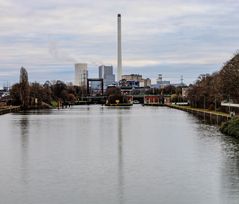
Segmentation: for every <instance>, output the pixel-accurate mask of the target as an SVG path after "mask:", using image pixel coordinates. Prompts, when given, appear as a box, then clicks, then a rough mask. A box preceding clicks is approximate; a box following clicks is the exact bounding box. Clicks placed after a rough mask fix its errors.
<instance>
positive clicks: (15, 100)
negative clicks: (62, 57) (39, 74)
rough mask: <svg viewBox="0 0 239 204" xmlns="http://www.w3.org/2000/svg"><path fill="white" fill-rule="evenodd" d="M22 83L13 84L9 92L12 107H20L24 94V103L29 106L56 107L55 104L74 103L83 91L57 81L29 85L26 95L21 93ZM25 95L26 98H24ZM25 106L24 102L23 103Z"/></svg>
mask: <svg viewBox="0 0 239 204" xmlns="http://www.w3.org/2000/svg"><path fill="white" fill-rule="evenodd" d="M22 89H23V88H22V83H21V81H20V83H17V84H14V85H13V86H12V89H11V91H10V96H11V99H12V104H13V105H22V106H23V100H22V98H23V97H22V96H21V95H22V93H25V95H24V94H23V95H24V97H25V101H27V103H28V104H29V106H33V105H36V103H37V105H40V104H43V103H44V104H48V105H56V103H57V102H61V103H75V102H76V101H77V100H80V97H81V96H82V93H83V90H82V88H81V87H77V86H73V85H67V84H65V83H64V82H62V81H60V80H58V81H54V82H50V81H46V82H45V83H44V84H40V83H38V82H33V83H29V85H28V90H29V91H28V93H27V92H24V91H23V92H22V91H21V90H22ZM26 95H27V96H28V97H26ZM24 104H26V102H24Z"/></svg>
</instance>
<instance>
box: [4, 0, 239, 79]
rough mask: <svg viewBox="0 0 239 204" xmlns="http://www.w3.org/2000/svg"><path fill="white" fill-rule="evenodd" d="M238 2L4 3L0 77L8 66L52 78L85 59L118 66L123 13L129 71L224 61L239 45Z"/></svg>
mask: <svg viewBox="0 0 239 204" xmlns="http://www.w3.org/2000/svg"><path fill="white" fill-rule="evenodd" d="M238 5H239V4H238V2H237V1H233V0H230V1H222V0H219V1H214V2H211V3H210V2H208V1H204V0H201V1H193V0H181V1H180V0H174V1H170V2H169V1H163V0H148V1H146V0H137V1H126V0H123V1H112V0H100V1H94V2H92V1H90V2H89V1H86V0H78V1H76V0H68V1H66V0H41V1H40V0H31V1H27V0H21V1H18V0H0V45H1V46H0V53H1V54H0V74H1V75H0V79H3V76H2V75H4V74H2V72H1V70H3V69H4V68H6V67H7V68H8V69H9V70H16V71H15V73H16V74H18V71H17V70H18V69H19V67H21V66H22V65H25V66H28V67H29V71H32V72H33V71H38V69H40V68H39V67H41V70H45V71H46V78H47V70H50V69H49V67H51V69H52V67H54V66H55V67H58V66H59V65H62V66H60V67H61V68H60V69H64V67H65V66H68V67H70V66H71V64H72V65H73V64H74V63H75V62H79V61H84V62H87V63H89V64H92V65H94V66H96V65H97V64H101V63H104V64H107V63H108V64H112V65H114V66H115V65H116V15H117V13H122V30H123V59H124V62H123V64H124V66H125V67H145V66H152V65H163V64H179V65H180V64H192V65H193V64H195V65H196V64H197V65H198V64H200V65H202V66H203V65H207V64H221V63H223V62H224V61H226V60H227V59H228V57H231V54H232V53H233V52H234V51H235V50H237V49H238V46H239V37H238V35H237V33H238V32H239V28H238V27H237V26H236V25H237V22H238V20H239V14H237V11H238ZM54 46H55V47H54ZM37 65H40V66H37ZM54 70H55V69H54ZM56 74H57V73H56ZM4 76H6V75H4ZM56 77H57V76H56ZM36 80H37V78H36Z"/></svg>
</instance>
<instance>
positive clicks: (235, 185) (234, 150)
mask: <svg viewBox="0 0 239 204" xmlns="http://www.w3.org/2000/svg"><path fill="white" fill-rule="evenodd" d="M223 150H224V152H225V158H224V163H223V164H222V167H223V170H222V174H221V175H222V178H221V180H222V183H221V185H222V192H224V194H225V193H226V195H227V197H231V198H233V199H234V200H239V194H238V189H239V140H238V139H233V138H230V137H227V136H225V137H224V144H223ZM224 199H225V200H227V198H224Z"/></svg>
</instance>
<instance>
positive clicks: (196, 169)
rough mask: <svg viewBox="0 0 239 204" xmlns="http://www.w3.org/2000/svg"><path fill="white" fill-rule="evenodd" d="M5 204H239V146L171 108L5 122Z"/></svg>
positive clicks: (1, 181) (1, 125)
mask: <svg viewBox="0 0 239 204" xmlns="http://www.w3.org/2000/svg"><path fill="white" fill-rule="evenodd" d="M0 131H1V133H0V203H3V204H15V203H16V204H63V203H64V204H78V203H80V204H94V203H97V204H107V203H109V204H111V203H112V204H115V203H119V204H121V203H122V204H134V203H135V204H141V203H142V204H154V203H155V204H156V203H157V204H158V203H162V204H167V203H169V204H171V203H172V204H174V203H175V204H192V203H193V204H197V203H200V204H207V203H208V204H214V203H215V204H220V203H222V204H224V203H225V204H231V203H235V204H238V203H239V141H238V140H233V139H232V138H230V137H226V136H224V135H222V134H220V133H219V131H218V129H217V128H216V127H213V126H209V125H205V124H202V123H201V122H200V121H199V120H198V119H196V118H195V117H194V116H192V115H190V114H188V113H185V112H182V111H178V110H173V109H168V108H165V107H142V106H140V105H136V106H134V107H130V108H110V107H102V106H78V107H73V108H71V109H65V110H51V111H40V112H29V113H26V114H22V113H21V114H7V115H3V116H0Z"/></svg>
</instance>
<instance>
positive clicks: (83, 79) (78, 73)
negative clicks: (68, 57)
mask: <svg viewBox="0 0 239 204" xmlns="http://www.w3.org/2000/svg"><path fill="white" fill-rule="evenodd" d="M87 78H88V70H87V64H86V63H78V64H75V85H76V86H86V85H87Z"/></svg>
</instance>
